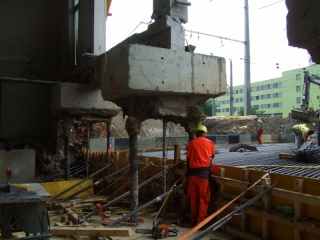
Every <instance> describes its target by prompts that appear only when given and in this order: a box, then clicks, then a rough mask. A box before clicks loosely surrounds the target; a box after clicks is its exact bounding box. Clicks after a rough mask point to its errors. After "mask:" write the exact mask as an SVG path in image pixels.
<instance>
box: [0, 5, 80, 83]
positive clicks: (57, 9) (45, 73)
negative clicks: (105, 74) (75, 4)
mask: <svg viewBox="0 0 320 240" xmlns="http://www.w3.org/2000/svg"><path fill="white" fill-rule="evenodd" d="M70 2H72V1H71V0H46V1H41V0H28V1H24V0H14V1H11V0H1V1H0V22H1V23H2V24H0V57H6V58H8V57H10V59H9V61H10V62H7V63H5V64H2V67H3V69H5V70H6V71H13V72H16V71H19V70H21V68H25V69H24V72H23V75H19V76H17V77H24V76H25V77H27V76H28V75H30V74H31V75H32V77H41V78H54V77H55V76H56V74H57V73H58V72H59V71H60V70H62V69H65V68H66V67H68V66H70V64H72V63H74V60H73V58H74V57H73V56H72V55H73V54H72V52H74V50H73V47H72V45H70V43H73V37H72V35H70V34H69V33H70V32H73V26H71V25H69V14H70V11H69V7H70V6H69V3H70ZM71 17H72V18H73V16H71ZM70 27H72V29H69V28H70ZM17 61H20V63H21V64H15V63H17ZM9 65H10V66H9ZM12 67H14V68H15V69H12ZM19 68H20V69H19ZM0 73H1V71H0Z"/></svg>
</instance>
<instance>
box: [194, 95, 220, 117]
mask: <svg viewBox="0 0 320 240" xmlns="http://www.w3.org/2000/svg"><path fill="white" fill-rule="evenodd" d="M197 107H198V108H199V109H200V110H202V111H203V112H204V114H206V115H207V116H212V99H209V100H208V101H206V102H204V103H202V104H199V105H198V106H197ZM219 107H220V105H218V104H215V110H216V112H218V109H219Z"/></svg>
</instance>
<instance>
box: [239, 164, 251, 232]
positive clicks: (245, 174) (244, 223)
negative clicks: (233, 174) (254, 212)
mask: <svg viewBox="0 0 320 240" xmlns="http://www.w3.org/2000/svg"><path fill="white" fill-rule="evenodd" d="M249 177H250V169H243V170H242V178H241V179H242V181H244V182H249V181H250V178H249ZM243 198H248V193H245V194H244V195H243ZM248 229H249V218H241V230H243V231H248Z"/></svg>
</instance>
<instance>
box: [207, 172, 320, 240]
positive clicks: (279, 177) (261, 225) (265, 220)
mask: <svg viewBox="0 0 320 240" xmlns="http://www.w3.org/2000/svg"><path fill="white" fill-rule="evenodd" d="M263 174H264V172H260V171H255V170H249V169H241V168H236V167H229V166H220V168H219V176H214V177H213V178H214V180H215V181H216V182H217V183H218V184H219V185H220V190H219V194H218V196H217V197H216V198H215V199H214V201H212V204H214V205H215V209H219V208H220V207H221V206H223V205H225V204H226V203H227V202H228V201H230V199H233V198H234V197H236V196H237V195H239V194H240V193H242V192H244V191H245V190H246V189H247V188H248V187H249V186H250V185H251V184H252V183H254V182H256V181H257V180H258V179H259V178H261V176H263ZM262 183H263V184H260V185H257V186H255V187H253V188H252V190H251V191H250V192H249V193H248V194H247V195H245V196H243V197H242V198H241V199H240V201H238V203H237V204H232V205H231V206H230V207H229V209H228V211H225V212H223V214H221V215H220V216H219V218H222V217H223V216H225V215H227V214H228V213H230V212H231V211H233V210H234V209H235V207H236V206H239V204H241V202H243V203H244V202H247V201H248V200H249V199H251V198H253V197H254V196H256V195H258V194H259V193H261V192H262V191H264V190H265V189H266V187H267V186H269V185H272V184H274V183H278V184H277V185H276V187H275V188H274V189H272V190H271V193H270V194H269V195H267V196H265V197H263V198H262V200H261V201H257V202H256V203H255V204H254V205H253V206H251V207H249V208H247V209H246V210H245V211H244V214H245V218H244V217H241V216H236V217H234V218H233V219H231V220H230V221H229V222H228V223H227V225H226V226H225V227H224V228H225V230H226V231H227V232H233V233H237V234H240V235H243V236H244V237H246V239H275V240H277V239H279V240H280V239H294V240H300V239H301V240H313V239H320V214H319V213H320V197H319V196H320V191H319V190H320V181H319V180H317V179H311V178H302V177H301V178H300V177H299V178H298V177H294V176H288V175H283V174H276V173H271V174H270V177H268V178H266V179H264V180H263V181H262ZM277 206H289V207H293V209H294V214H287V213H284V212H280V211H277V210H276V207H277Z"/></svg>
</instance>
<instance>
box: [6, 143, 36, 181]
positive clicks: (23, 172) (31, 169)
mask: <svg viewBox="0 0 320 240" xmlns="http://www.w3.org/2000/svg"><path fill="white" fill-rule="evenodd" d="M35 162H36V151H35V150H34V149H19V150H11V151H5V150H0V169H1V172H2V174H0V184H6V183H7V176H6V174H5V173H6V169H7V168H11V170H12V173H11V183H33V182H34V181H35Z"/></svg>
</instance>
